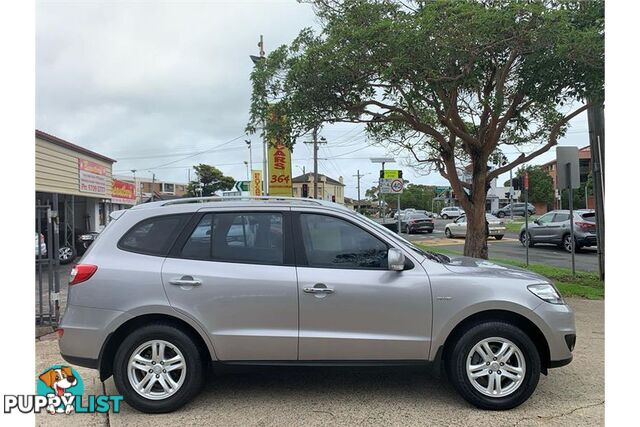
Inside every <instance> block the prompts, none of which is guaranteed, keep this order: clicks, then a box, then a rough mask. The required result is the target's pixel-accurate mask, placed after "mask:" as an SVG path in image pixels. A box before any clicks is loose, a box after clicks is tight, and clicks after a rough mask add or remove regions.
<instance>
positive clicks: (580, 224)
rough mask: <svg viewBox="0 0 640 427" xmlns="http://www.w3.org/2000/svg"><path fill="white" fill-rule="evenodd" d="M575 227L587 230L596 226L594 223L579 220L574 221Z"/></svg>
mask: <svg viewBox="0 0 640 427" xmlns="http://www.w3.org/2000/svg"><path fill="white" fill-rule="evenodd" d="M575 224H576V227H578V228H580V229H581V230H589V229H592V228H596V225H595V224H592V223H590V222H581V221H576V223H575Z"/></svg>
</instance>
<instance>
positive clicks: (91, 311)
mask: <svg viewBox="0 0 640 427" xmlns="http://www.w3.org/2000/svg"><path fill="white" fill-rule="evenodd" d="M123 316H125V317H128V315H127V314H125V313H123V312H121V311H116V310H104V309H99V308H92V307H83V306H78V305H68V306H67V310H66V312H65V313H64V316H63V317H62V320H61V321H60V325H59V328H60V329H63V330H64V333H63V335H62V337H60V339H59V340H58V345H59V347H60V354H61V355H62V357H63V358H64V359H65V360H66V361H68V362H69V363H73V364H76V365H79V366H86V367H94V366H97V363H98V360H99V359H100V352H101V350H102V346H103V344H104V343H105V341H106V339H107V337H108V336H109V333H110V332H112V331H111V328H112V327H113V325H114V324H116V323H117V322H116V320H118V321H121V320H122V318H123Z"/></svg>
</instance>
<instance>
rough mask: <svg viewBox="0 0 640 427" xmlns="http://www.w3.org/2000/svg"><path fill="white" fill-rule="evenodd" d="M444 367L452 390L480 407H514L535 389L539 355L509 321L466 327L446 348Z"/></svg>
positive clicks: (531, 342)
mask: <svg viewBox="0 0 640 427" xmlns="http://www.w3.org/2000/svg"><path fill="white" fill-rule="evenodd" d="M446 367H447V373H448V375H449V378H450V380H451V382H452V384H453V386H454V387H455V389H456V390H457V391H458V392H459V393H460V394H461V395H462V397H464V398H465V400H467V401H468V402H469V403H471V404H472V405H475V406H477V407H479V408H482V409H492V410H504V409H511V408H515V407H516V406H518V405H520V404H522V403H523V402H524V401H526V400H527V399H528V398H529V396H531V394H532V393H533V392H534V391H535V389H536V386H537V385H538V380H539V379H540V355H539V353H538V350H537V348H536V346H535V344H534V343H533V341H532V340H531V338H529V336H528V335H527V334H526V333H525V332H523V331H522V330H521V329H520V328H518V327H516V326H514V325H511V324H509V323H505V322H501V321H494V322H485V323H481V324H478V325H476V326H473V327H470V328H469V329H467V330H466V331H465V332H464V333H462V334H461V335H460V337H459V338H458V339H457V341H456V342H455V343H454V344H453V347H452V348H451V349H448V351H447V359H446Z"/></svg>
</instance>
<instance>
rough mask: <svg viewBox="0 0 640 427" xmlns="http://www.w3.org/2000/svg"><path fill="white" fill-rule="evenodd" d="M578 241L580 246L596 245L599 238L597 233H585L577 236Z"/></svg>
mask: <svg viewBox="0 0 640 427" xmlns="http://www.w3.org/2000/svg"><path fill="white" fill-rule="evenodd" d="M576 240H577V241H578V245H580V246H596V245H597V244H598V239H597V237H596V236H595V235H590V234H589V235H585V236H580V237H576Z"/></svg>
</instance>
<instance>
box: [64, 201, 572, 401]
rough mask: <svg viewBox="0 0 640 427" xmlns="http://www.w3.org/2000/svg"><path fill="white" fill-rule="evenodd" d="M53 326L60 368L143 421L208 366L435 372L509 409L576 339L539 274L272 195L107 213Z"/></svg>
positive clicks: (565, 310) (192, 390) (568, 355)
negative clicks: (67, 367) (112, 388)
mask: <svg viewBox="0 0 640 427" xmlns="http://www.w3.org/2000/svg"><path fill="white" fill-rule="evenodd" d="M60 329H61V331H60V335H61V337H60V340H59V345H60V351H61V354H62V356H63V357H64V359H65V360H67V361H68V362H69V363H72V364H76V365H80V366H85V367H90V368H94V369H98V370H99V372H100V377H101V379H102V380H105V379H106V378H108V377H110V376H112V375H113V377H114V381H115V384H116V387H117V389H118V391H119V392H120V393H121V394H122V395H123V396H124V397H125V400H126V402H128V403H129V404H130V405H131V406H133V407H135V408H137V409H139V410H141V411H145V412H167V411H172V410H175V409H177V408H179V407H180V406H182V405H183V404H185V403H186V402H188V401H189V400H190V399H192V398H193V397H194V396H195V395H196V394H197V393H198V391H199V390H200V388H201V387H202V385H203V382H204V379H205V375H206V373H207V371H208V369H209V368H210V367H211V366H213V365H214V364H245V365H269V364H273V365H283V364H290V365H296V364H301V365H322V366H329V365H350V364H351V365H353V364H355V365H357V364H367V365H371V364H407V363H415V364H427V363H430V364H432V366H442V365H444V368H445V370H446V372H447V374H448V377H449V379H450V381H451V383H452V384H453V385H454V386H455V388H456V390H457V391H458V392H459V393H460V394H461V395H462V396H463V397H464V398H465V399H466V400H467V401H469V402H470V403H472V404H473V405H476V406H477V407H480V408H484V409H509V408H513V407H515V406H517V405H519V404H521V403H522V402H524V401H525V400H527V398H528V397H529V396H530V395H531V394H532V393H533V391H534V390H535V388H536V385H537V383H538V379H539V376H540V373H544V374H546V373H547V369H549V368H553V367H558V366H562V365H565V364H567V363H569V362H570V361H571V359H572V351H573V347H574V345H575V340H576V331H575V326H574V316H573V312H572V310H571V309H570V308H569V307H568V306H567V305H566V304H565V302H564V301H563V299H562V297H561V296H560V294H559V293H558V291H557V289H556V288H555V287H554V285H553V284H552V283H551V282H550V281H549V280H548V279H546V278H544V277H542V276H539V275H537V274H534V273H531V272H529V271H525V270H521V269H517V268H513V267H509V268H507V267H503V266H500V265H496V264H493V263H490V262H488V261H485V260H479V259H472V258H465V257H447V256H444V255H438V254H434V253H431V252H427V251H424V250H422V249H420V248H418V247H416V246H414V245H413V244H412V243H410V242H408V241H407V240H405V239H403V238H401V237H400V236H398V235H397V234H395V233H393V232H391V231H389V230H387V229H386V228H384V227H382V226H380V225H378V224H376V223H375V222H373V221H371V220H369V219H367V218H365V217H364V216H361V215H360V214H357V213H354V212H352V211H350V210H348V209H346V208H344V207H342V206H340V205H336V204H334V203H330V202H322V201H317V200H310V199H300V200H297V199H277V198H262V199H242V198H239V199H235V200H228V199H225V200H218V199H211V198H209V199H207V198H205V199H186V200H174V201H162V202H156V203H149V204H145V205H139V206H135V207H133V208H131V209H129V210H126V211H118V212H114V213H113V214H112V221H111V222H110V223H109V225H108V226H107V227H106V229H105V230H104V231H103V232H102V233H101V234H100V236H99V237H98V239H97V240H96V241H95V243H93V244H92V245H91V246H90V247H89V249H88V251H87V253H86V254H85V255H84V256H83V258H82V259H81V261H80V263H79V264H78V265H77V266H76V267H75V268H74V270H73V272H72V273H71V277H70V282H69V293H68V304H67V308H66V312H65V314H64V316H63V318H62V320H61V324H60Z"/></svg>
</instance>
